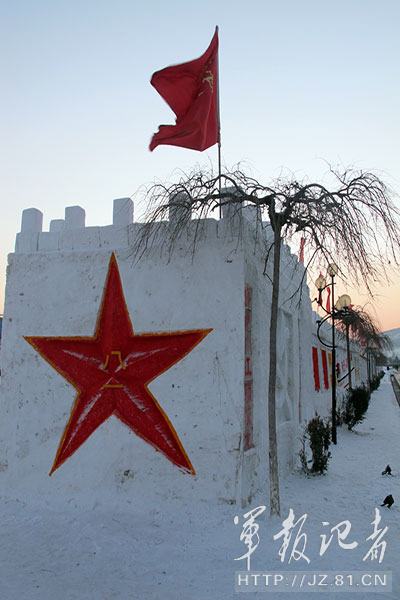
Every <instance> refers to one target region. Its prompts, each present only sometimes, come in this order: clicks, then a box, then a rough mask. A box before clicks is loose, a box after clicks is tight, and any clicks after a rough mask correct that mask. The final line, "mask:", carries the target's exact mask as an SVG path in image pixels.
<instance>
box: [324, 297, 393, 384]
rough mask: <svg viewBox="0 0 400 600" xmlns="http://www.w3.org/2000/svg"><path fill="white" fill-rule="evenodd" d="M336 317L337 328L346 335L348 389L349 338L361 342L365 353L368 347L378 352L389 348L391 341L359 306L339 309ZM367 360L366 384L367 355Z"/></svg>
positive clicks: (349, 366) (349, 372)
mask: <svg viewBox="0 0 400 600" xmlns="http://www.w3.org/2000/svg"><path fill="white" fill-rule="evenodd" d="M336 318H337V319H338V325H337V327H338V329H339V330H340V331H342V332H343V333H344V335H345V337H346V347H347V364H348V378H349V389H351V388H352V381H351V352H350V339H354V340H357V341H359V342H361V343H363V344H364V345H365V347H366V348H367V353H368V349H369V348H376V349H377V350H379V352H381V351H383V350H389V349H390V348H391V342H390V340H389V338H388V337H387V336H386V335H384V334H383V333H380V331H379V327H378V325H377V323H376V322H375V320H374V319H373V317H372V316H371V315H370V314H369V313H368V312H367V311H366V310H364V309H363V308H362V307H360V306H350V307H348V308H345V309H342V310H339V311H338V312H337V317H336ZM367 360H368V363H367V370H368V384H370V372H369V357H368V356H367Z"/></svg>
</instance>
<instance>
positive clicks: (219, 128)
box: [216, 25, 222, 219]
mask: <svg viewBox="0 0 400 600" xmlns="http://www.w3.org/2000/svg"><path fill="white" fill-rule="evenodd" d="M216 29H217V32H218V34H219V27H218V25H217V27H216ZM217 121H218V188H219V193H220V194H221V118H220V104H219V36H218V53H217ZM220 202H221V199H220ZM219 218H220V219H221V218H222V207H221V205H220V207H219Z"/></svg>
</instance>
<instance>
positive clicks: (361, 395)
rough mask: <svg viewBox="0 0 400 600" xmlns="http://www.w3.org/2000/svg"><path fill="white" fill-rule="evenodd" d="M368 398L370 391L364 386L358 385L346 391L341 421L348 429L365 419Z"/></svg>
mask: <svg viewBox="0 0 400 600" xmlns="http://www.w3.org/2000/svg"><path fill="white" fill-rule="evenodd" d="M370 398H371V393H370V391H369V390H368V389H367V388H366V387H365V386H360V387H357V388H354V389H352V390H349V391H348V392H347V400H346V406H345V409H344V413H343V422H344V423H346V425H347V427H348V428H349V429H350V430H351V429H353V427H354V426H355V425H357V423H361V422H362V421H363V420H364V419H365V414H366V412H367V410H368V406H369V400H370Z"/></svg>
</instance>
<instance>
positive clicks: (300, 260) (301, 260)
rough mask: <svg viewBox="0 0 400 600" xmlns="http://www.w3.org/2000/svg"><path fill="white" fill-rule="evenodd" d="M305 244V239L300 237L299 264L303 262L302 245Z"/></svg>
mask: <svg viewBox="0 0 400 600" xmlns="http://www.w3.org/2000/svg"><path fill="white" fill-rule="evenodd" d="M305 243H306V238H305V237H302V238H301V240H300V255H299V262H302V263H303V262H304V245H305Z"/></svg>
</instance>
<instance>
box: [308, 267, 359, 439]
mask: <svg viewBox="0 0 400 600" xmlns="http://www.w3.org/2000/svg"><path fill="white" fill-rule="evenodd" d="M338 271H339V269H338V266H337V265H336V264H335V263H331V264H329V265H328V275H330V277H331V283H326V279H325V277H322V275H321V276H320V277H318V279H317V280H316V281H315V285H316V287H317V289H318V292H319V300H318V304H320V306H322V302H321V294H322V292H323V290H325V289H326V288H328V287H330V288H331V294H332V310H326V309H324V310H325V312H326V313H327V316H326V317H325V318H324V319H322V320H320V321H318V329H317V336H318V339H319V341H320V342H321V343H322V344H324V346H327V347H328V348H331V350H332V365H331V376H332V442H333V443H334V444H336V443H337V437H336V340H335V319H337V318H341V316H342V309H343V308H345V307H347V306H349V304H350V302H351V300H350V297H349V296H347V294H344V296H345V297H346V298H345V300H344V301H343V306H341V303H340V302H339V306H338V307H337V308H338V310H336V307H335V275H337V273H338ZM341 298H342V297H341ZM347 298H348V299H349V300H350V302H349V303H348V304H347ZM339 300H340V299H339ZM329 318H330V319H332V343H331V345H329V344H326V343H325V342H324V341H323V340H321V338H320V337H319V330H320V328H321V325H322V323H324V322H325V321H326V320H327V319H329ZM349 368H350V365H349Z"/></svg>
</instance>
